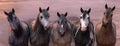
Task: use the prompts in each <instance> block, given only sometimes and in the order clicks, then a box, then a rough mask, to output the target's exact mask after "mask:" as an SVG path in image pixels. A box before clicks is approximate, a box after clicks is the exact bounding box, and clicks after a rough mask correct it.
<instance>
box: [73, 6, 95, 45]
mask: <svg viewBox="0 0 120 46" xmlns="http://www.w3.org/2000/svg"><path fill="white" fill-rule="evenodd" d="M80 11H81V12H82V15H81V16H80V19H79V22H77V23H76V24H75V23H73V24H74V25H75V27H76V30H75V32H74V35H75V36H74V39H75V46H94V40H95V37H94V26H93V23H92V22H91V21H90V16H89V14H90V11H91V8H90V9H89V10H83V9H82V8H81V9H80Z"/></svg>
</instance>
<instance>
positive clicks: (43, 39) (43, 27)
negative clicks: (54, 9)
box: [30, 7, 50, 46]
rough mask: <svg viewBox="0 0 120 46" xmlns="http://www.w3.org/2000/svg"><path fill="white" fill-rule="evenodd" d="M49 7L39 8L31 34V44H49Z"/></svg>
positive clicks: (44, 45) (47, 45)
mask: <svg viewBox="0 0 120 46" xmlns="http://www.w3.org/2000/svg"><path fill="white" fill-rule="evenodd" d="M48 10H49V7H48V8H47V9H41V8H39V11H40V14H38V17H37V20H36V21H34V22H33V26H32V27H33V28H32V30H33V31H31V36H30V43H31V46H49V40H50V34H49V29H50V27H49V13H48Z"/></svg>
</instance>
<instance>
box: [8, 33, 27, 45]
mask: <svg viewBox="0 0 120 46" xmlns="http://www.w3.org/2000/svg"><path fill="white" fill-rule="evenodd" d="M9 43H10V45H14V46H27V45H28V35H27V33H26V34H24V33H23V34H22V35H21V36H20V37H18V38H17V37H15V35H14V34H13V32H12V33H11V36H10V37H9Z"/></svg>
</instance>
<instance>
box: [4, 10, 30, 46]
mask: <svg viewBox="0 0 120 46" xmlns="http://www.w3.org/2000/svg"><path fill="white" fill-rule="evenodd" d="M4 13H5V14H6V15H7V19H8V22H9V24H10V29H11V35H10V36H9V45H10V46H28V40H29V35H30V34H29V33H30V32H29V31H30V30H29V26H28V24H26V23H24V22H21V21H20V20H19V19H18V18H17V16H16V15H15V10H14V9H12V11H10V12H9V13H7V12H4Z"/></svg>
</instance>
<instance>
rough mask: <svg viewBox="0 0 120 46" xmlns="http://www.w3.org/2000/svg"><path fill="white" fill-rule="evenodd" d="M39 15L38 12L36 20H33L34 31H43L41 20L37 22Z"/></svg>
mask: <svg viewBox="0 0 120 46" xmlns="http://www.w3.org/2000/svg"><path fill="white" fill-rule="evenodd" d="M39 16H40V13H39V14H38V17H37V19H36V21H35V25H34V29H33V30H34V31H37V32H39V33H40V32H42V33H43V31H44V27H43V25H42V23H41V22H39Z"/></svg>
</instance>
